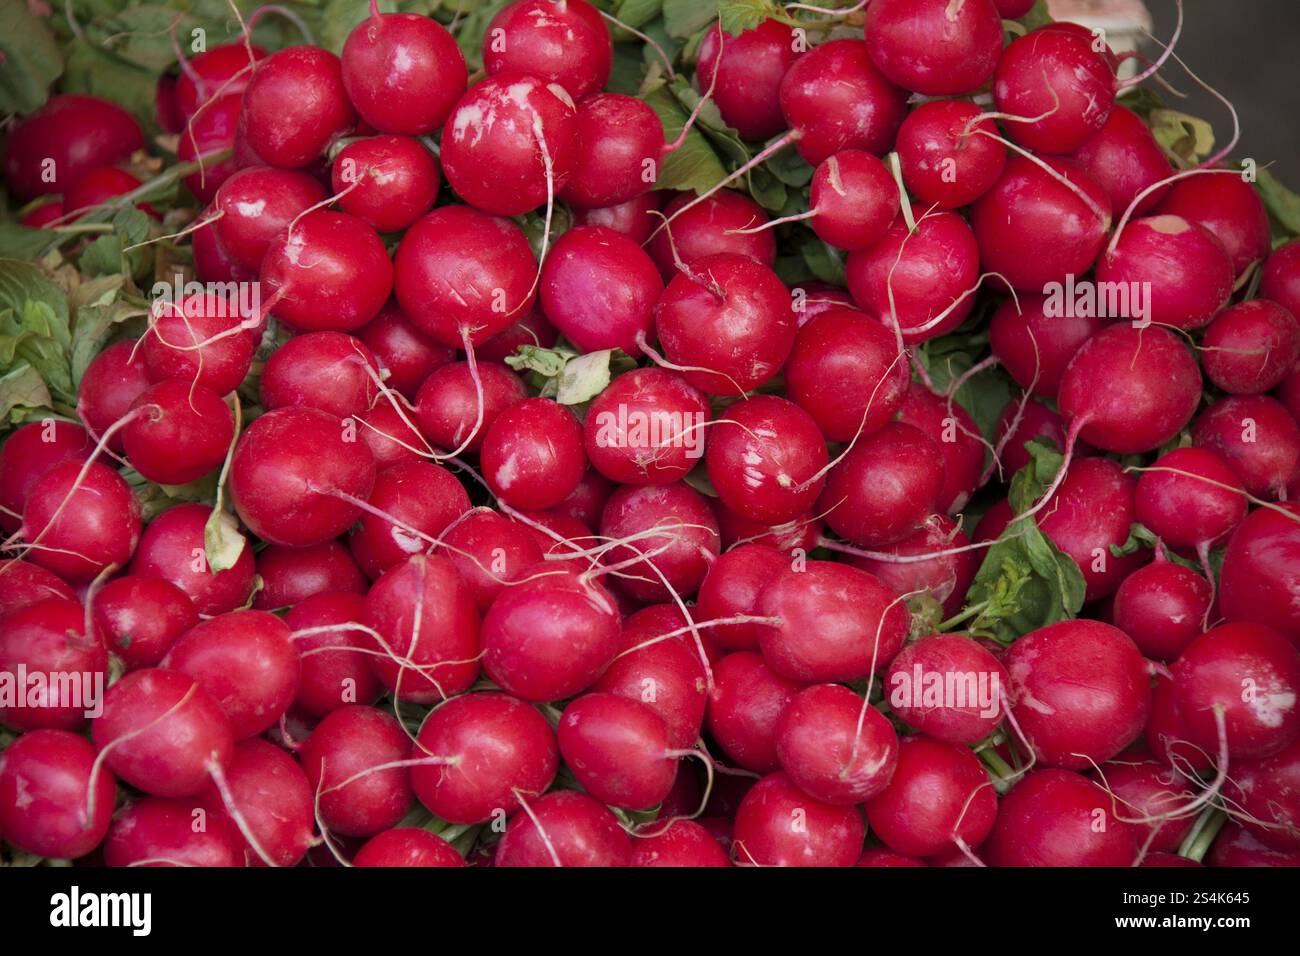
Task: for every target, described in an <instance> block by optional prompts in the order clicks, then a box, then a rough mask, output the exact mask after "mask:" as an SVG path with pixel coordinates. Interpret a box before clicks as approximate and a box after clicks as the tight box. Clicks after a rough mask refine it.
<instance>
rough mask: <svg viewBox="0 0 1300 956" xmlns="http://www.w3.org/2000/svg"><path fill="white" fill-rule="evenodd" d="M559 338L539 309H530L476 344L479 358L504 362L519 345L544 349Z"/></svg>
mask: <svg viewBox="0 0 1300 956" xmlns="http://www.w3.org/2000/svg"><path fill="white" fill-rule="evenodd" d="M559 338H560V333H559V332H558V331H557V330H556V328H555V326H553V325H551V323H550V322H548V321H547V320H546V316H544V315H542V312H541V310H540V309H537V308H533V309H530V310H529V311H528V312H527V313H526V314H524V315H522V316H521V317H520V318H519V320H518V321H516V322H515V324H514V325H511V326H509V327H508V328H505V329H502V330H501V331H500V332H498V333H497V334H496V335H494V336H492V337H491V338H489V339H488V340H487V341H485V342H483V344H482V345H480V346H478V348H477V350H476V351H477V354H478V357H479V359H480V360H483V361H487V362H504V361H505V360H506V359H507V358H509V357H510V356H512V355H515V354H517V353H518V351H519V346H521V345H536V346H539V347H541V348H544V349H549V348H552V347H553V346H554V345H555V343H556V341H558V340H559Z"/></svg>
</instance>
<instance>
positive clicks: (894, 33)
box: [866, 0, 1002, 96]
mask: <svg viewBox="0 0 1300 956" xmlns="http://www.w3.org/2000/svg"><path fill="white" fill-rule="evenodd" d="M866 40H867V52H868V53H869V54H870V56H871V62H872V63H874V64H875V65H876V66H877V68H879V70H880V72H882V73H883V74H885V76H887V77H888V78H889V79H890V80H892V81H893V82H894V83H897V84H898V85H899V86H901V87H903V88H904V89H907V90H912V91H913V92H915V93H921V94H924V95H926V96H957V95H960V94H963V93H970V92H973V91H975V90H977V89H979V88H980V87H981V86H983V85H984V84H985V83H987V82H988V81H989V80H990V79H992V78H993V71H994V69H995V68H996V67H997V65H998V58H999V57H1000V56H1001V55H1002V17H1001V16H1000V15H999V14H998V10H997V7H995V6H994V5H993V0H968V2H965V3H960V4H957V5H955V6H954V5H953V4H951V3H949V2H948V0H880V2H879V3H876V4H875V5H874V6H872V7H871V8H870V9H868V11H867V20H866Z"/></svg>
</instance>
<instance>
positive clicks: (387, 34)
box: [342, 13, 469, 136]
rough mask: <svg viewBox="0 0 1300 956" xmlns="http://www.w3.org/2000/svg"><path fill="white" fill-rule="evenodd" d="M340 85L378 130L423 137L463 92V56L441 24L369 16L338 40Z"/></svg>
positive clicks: (437, 126)
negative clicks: (340, 63)
mask: <svg viewBox="0 0 1300 956" xmlns="http://www.w3.org/2000/svg"><path fill="white" fill-rule="evenodd" d="M342 64H343V86H344V88H345V89H346V90H347V94H348V99H350V100H351V101H352V103H353V104H354V105H355V106H356V109H357V112H358V113H360V114H361V118H362V119H363V120H365V121H366V122H367V123H369V124H370V125H371V126H373V127H374V128H375V129H377V130H379V131H380V132H383V133H399V134H402V135H406V136H425V135H428V134H430V133H432V132H434V131H435V130H437V129H440V128H441V127H442V124H443V123H444V122H445V121H446V119H447V116H448V115H449V114H450V113H451V109H452V107H453V106H454V105H455V103H456V100H457V99H459V98H460V96H461V94H462V93H464V92H465V85H466V83H467V81H468V76H469V74H468V70H467V69H466V67H465V56H464V54H462V53H461V51H460V47H459V46H458V45H457V43H456V40H455V38H454V37H453V36H452V35H451V34H450V33H448V32H447V29H446V27H444V26H443V25H442V24H440V23H438V22H436V21H434V20H433V19H432V18H430V17H425V16H420V15H419V14H416V13H383V14H379V15H378V16H374V15H371V16H370V17H368V18H367V19H365V20H363V21H361V23H360V24H359V25H358V26H357V28H356V29H354V30H353V31H352V32H351V33H350V34H348V38H347V41H346V42H345V43H344V44H343V56H342Z"/></svg>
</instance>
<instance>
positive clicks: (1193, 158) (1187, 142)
mask: <svg viewBox="0 0 1300 956" xmlns="http://www.w3.org/2000/svg"><path fill="white" fill-rule="evenodd" d="M1147 122H1148V123H1149V124H1150V126H1151V133H1152V135H1153V136H1155V138H1156V142H1157V143H1159V144H1160V146H1161V147H1162V148H1163V149H1164V150H1165V152H1166V153H1168V154H1169V156H1170V158H1171V159H1174V160H1176V161H1178V162H1179V163H1181V164H1183V165H1184V166H1187V165H1192V164H1194V163H1195V162H1197V161H1198V160H1200V159H1203V158H1204V157H1206V156H1209V155H1210V153H1212V152H1214V127H1213V126H1211V125H1210V124H1209V123H1207V122H1206V121H1205V120H1203V119H1200V118H1198V117H1195V116H1189V115H1188V114H1186V113H1180V112H1179V111H1178V110H1152V111H1151V114H1150V116H1149V117H1148V118H1147Z"/></svg>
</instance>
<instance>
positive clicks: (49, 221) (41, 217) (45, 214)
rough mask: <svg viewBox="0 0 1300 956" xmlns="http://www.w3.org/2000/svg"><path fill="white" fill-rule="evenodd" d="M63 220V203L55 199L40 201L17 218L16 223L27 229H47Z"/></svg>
mask: <svg viewBox="0 0 1300 956" xmlns="http://www.w3.org/2000/svg"><path fill="white" fill-rule="evenodd" d="M62 221H63V203H62V202H61V201H60V200H58V199H55V200H53V201H50V202H46V203H42V204H41V205H39V206H37V207H36V208H35V209H33V210H32V211H31V212H29V213H27V214H26V215H24V216H23V217H22V218H21V219H19V220H18V225H20V226H26V227H27V228H29V229H49V228H52V227H53V226H57V225H60V224H61V223H62Z"/></svg>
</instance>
